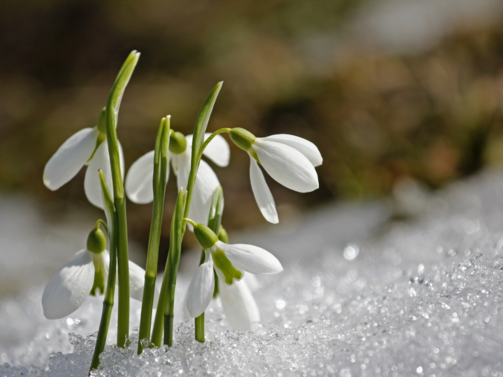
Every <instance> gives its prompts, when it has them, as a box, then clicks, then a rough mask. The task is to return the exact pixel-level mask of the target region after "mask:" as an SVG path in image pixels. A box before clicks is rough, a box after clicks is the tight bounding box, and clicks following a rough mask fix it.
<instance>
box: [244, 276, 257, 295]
mask: <svg viewBox="0 0 503 377" xmlns="http://www.w3.org/2000/svg"><path fill="white" fill-rule="evenodd" d="M243 275H244V276H243V281H244V282H245V283H246V285H247V286H248V288H250V291H252V292H255V291H256V290H257V289H259V288H260V283H259V282H258V280H257V277H256V276H255V275H253V274H250V273H249V272H245V273H244V274H243Z"/></svg>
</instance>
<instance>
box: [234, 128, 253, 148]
mask: <svg viewBox="0 0 503 377" xmlns="http://www.w3.org/2000/svg"><path fill="white" fill-rule="evenodd" d="M229 135H230V137H231V139H232V141H233V142H234V144H236V145H237V146H238V147H239V148H241V149H242V150H244V151H245V152H248V151H249V150H250V149H251V147H252V145H253V143H255V139H256V138H255V135H253V134H252V133H251V132H250V131H247V130H245V129H244V128H241V127H236V128H233V129H232V130H230V132H229Z"/></svg>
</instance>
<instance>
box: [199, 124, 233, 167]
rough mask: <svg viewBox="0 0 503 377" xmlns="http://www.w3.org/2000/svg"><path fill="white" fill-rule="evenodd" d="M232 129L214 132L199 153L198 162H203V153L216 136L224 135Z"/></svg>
mask: <svg viewBox="0 0 503 377" xmlns="http://www.w3.org/2000/svg"><path fill="white" fill-rule="evenodd" d="M230 131H231V129H230V128H221V129H219V130H216V131H215V132H213V133H212V134H211V135H210V136H209V137H208V138H207V139H206V140H205V141H204V143H203V144H202V145H201V151H200V152H199V155H198V156H197V159H198V161H200V160H201V158H202V157H203V152H204V150H205V149H206V147H207V146H208V144H209V143H210V142H211V141H212V140H213V139H214V138H215V136H217V135H219V134H222V133H224V132H230Z"/></svg>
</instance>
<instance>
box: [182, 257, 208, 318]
mask: <svg viewBox="0 0 503 377" xmlns="http://www.w3.org/2000/svg"><path fill="white" fill-rule="evenodd" d="M214 289H215V278H214V276H213V262H212V261H211V259H210V260H208V261H207V262H204V263H203V264H202V265H200V266H199V267H198V269H197V271H196V274H195V275H194V277H193V278H192V281H191V282H190V286H189V290H188V292H187V309H188V311H189V313H190V315H191V316H192V317H194V318H195V317H198V316H200V315H201V314H202V313H203V312H204V311H205V310H206V308H207V307H208V305H209V304H210V302H211V298H212V297H213V290H214Z"/></svg>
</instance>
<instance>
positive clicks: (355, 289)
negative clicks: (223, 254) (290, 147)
mask: <svg viewBox="0 0 503 377" xmlns="http://www.w3.org/2000/svg"><path fill="white" fill-rule="evenodd" d="M502 189H503V174H501V172H486V173H484V174H483V175H480V176H477V177H475V178H473V179H471V180H470V181H466V182H462V183H458V184H456V185H454V186H451V187H450V188H448V189H447V190H445V191H444V192H442V193H439V194H435V195H429V196H425V197H424V198H423V200H422V203H423V204H422V205H417V203H415V205H414V206H413V207H414V208H415V213H414V215H415V218H414V219H413V220H411V221H408V222H404V221H400V222H397V221H395V222H390V221H387V220H388V219H389V215H390V212H389V210H388V209H387V208H388V207H387V206H386V204H384V203H377V204H376V203H373V204H366V205H363V206H351V205H346V206H342V207H341V206H337V207H329V208H325V209H323V210H320V211H318V212H316V213H313V214H311V215H310V216H308V217H307V218H306V219H305V220H304V221H302V222H299V223H295V224H290V225H287V226H286V227H284V228H280V229H281V230H282V233H281V234H279V235H278V234H266V233H254V234H251V233H250V234H248V235H241V236H234V237H232V239H231V240H232V241H233V242H245V241H246V242H253V243H255V244H257V245H258V246H261V247H265V248H267V249H268V250H270V251H271V252H273V253H275V254H276V255H277V256H278V258H279V259H280V260H281V262H282V263H283V265H284V267H285V271H284V272H283V273H281V274H278V275H271V276H265V277H259V281H260V283H261V288H259V290H257V291H256V292H255V293H254V295H255V297H256V299H257V302H258V305H259V307H260V310H261V316H262V323H261V324H260V325H257V326H256V328H254V329H253V331H251V332H247V333H241V332H236V331H231V330H229V329H228V326H227V325H226V322H225V318H224V316H223V314H222V310H221V308H220V306H219V303H218V301H216V302H213V303H212V305H211V307H210V310H209V311H208V312H207V316H206V317H207V321H206V330H207V331H206V337H207V342H206V343H205V344H199V343H197V342H195V341H194V340H193V324H192V321H187V322H183V321H182V322H179V323H178V324H177V325H176V333H175V341H174V343H175V345H174V347H173V348H171V349H168V348H164V347H163V348H160V349H147V350H146V351H145V352H144V353H143V354H142V355H141V356H137V355H136V353H135V350H136V338H135V334H136V332H133V335H132V338H131V346H130V347H129V348H126V349H117V348H116V347H115V346H113V345H112V343H113V340H114V337H115V334H114V333H113V329H114V328H115V324H114V322H113V323H112V325H111V329H112V331H111V333H110V335H109V343H110V345H108V346H107V348H106V350H105V352H104V353H103V355H102V358H101V366H100V369H99V370H97V371H94V372H93V374H92V375H93V376H171V375H177V376H184V375H190V376H234V375H243V376H257V375H258V376H271V375H277V376H341V377H349V376H414V375H417V376H436V377H438V376H503V365H502V360H503V231H502V230H503V190H502ZM189 279H190V276H188V275H182V276H181V281H180V283H179V285H178V293H177V296H178V298H179V299H181V298H182V297H183V294H184V292H185V290H186V287H187V284H188V282H189ZM42 288H43V287H40V288H33V289H31V290H28V291H26V292H24V293H23V294H21V295H20V296H19V297H17V298H16V299H15V300H8V301H3V302H2V303H1V304H0V358H1V362H2V364H3V366H0V376H2V377H3V376H9V377H10V376H86V375H87V372H88V366H89V363H90V359H91V355H92V352H93V348H94V341H95V337H94V335H90V334H93V333H94V332H95V331H96V330H97V328H98V319H99V316H100V312H101V303H100V301H99V299H94V298H89V300H87V301H86V303H85V305H84V306H83V307H82V308H81V309H79V310H78V311H77V312H76V313H74V314H73V315H71V316H70V317H67V318H65V319H62V320H59V321H48V320H45V319H44V318H43V316H42V310H41V305H40V297H41V291H42ZM132 303H133V307H132V317H133V319H134V321H135V323H136V325H135V326H137V323H138V318H139V313H140V306H139V304H137V303H135V302H132ZM177 310H178V312H177V313H178V319H179V321H181V320H182V319H183V315H182V314H181V312H180V307H179V306H178V308H177ZM69 333H72V335H68V334H69Z"/></svg>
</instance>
